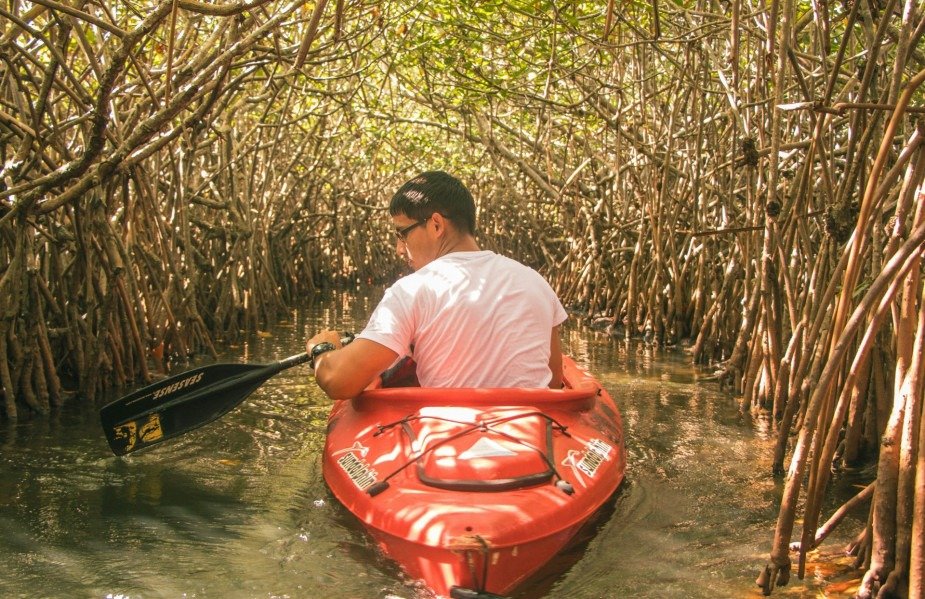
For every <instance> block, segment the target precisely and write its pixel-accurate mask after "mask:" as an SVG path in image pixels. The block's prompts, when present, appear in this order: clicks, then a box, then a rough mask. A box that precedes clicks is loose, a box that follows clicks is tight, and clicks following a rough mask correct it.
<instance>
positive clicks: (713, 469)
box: [0, 300, 857, 599]
mask: <svg viewBox="0 0 925 599" xmlns="http://www.w3.org/2000/svg"><path fill="white" fill-rule="evenodd" d="M369 304H370V302H369V301H365V302H360V301H357V302H353V301H347V300H344V301H342V302H332V304H329V305H326V306H323V307H316V308H314V309H311V310H305V311H301V312H297V313H294V314H293V317H292V319H291V321H290V322H289V323H285V324H283V325H280V326H279V327H276V328H274V329H273V331H270V333H269V334H266V335H261V336H258V337H256V338H255V339H254V340H253V341H251V342H249V343H247V344H245V345H242V346H238V347H228V348H226V350H225V353H226V355H225V356H224V357H223V360H225V361H247V362H271V361H275V360H279V359H281V358H283V357H286V356H288V355H291V354H293V353H297V352H298V351H300V350H301V348H302V344H303V343H304V339H305V338H306V337H307V336H308V333H309V332H311V331H314V330H316V329H317V328H320V327H334V328H342V329H348V330H349V329H353V330H355V329H356V328H357V326H356V323H357V322H362V320H363V315H364V314H365V313H366V312H367V311H368V309H369V308H370V305H369ZM564 346H565V348H566V349H567V351H568V352H569V353H570V354H571V355H573V356H574V357H575V358H576V360H577V361H578V362H579V363H581V364H583V365H585V366H587V367H589V368H590V369H591V370H592V371H593V372H594V373H595V374H596V375H597V376H598V377H599V378H600V379H601V381H602V382H603V384H604V385H605V387H607V389H608V390H609V391H610V393H611V395H612V396H613V397H614V399H615V400H616V401H617V403H618V405H619V407H620V409H621V412H622V415H623V419H624V426H625V429H626V430H625V433H626V443H627V451H628V462H629V471H628V473H627V478H626V480H625V481H624V483H623V485H622V487H621V488H620V490H619V491H618V493H617V494H616V495H615V496H614V498H613V499H612V501H611V502H609V503H608V504H607V506H605V509H604V510H603V511H602V512H601V513H600V514H599V516H598V517H597V518H596V519H595V521H594V523H593V524H592V525H591V526H590V527H588V528H587V529H586V530H585V531H584V533H585V534H584V535H583V536H582V538H581V539H580V540H579V542H577V543H576V544H574V545H573V546H572V547H571V548H570V549H569V550H568V551H567V552H565V553H563V554H562V555H560V556H559V557H558V558H557V559H556V560H555V561H554V562H553V563H552V564H550V566H549V567H548V568H547V569H545V570H543V571H542V572H541V573H539V575H538V576H537V577H536V578H534V579H533V580H531V581H530V582H529V583H528V584H527V585H526V586H524V587H523V588H521V589H520V590H519V591H518V593H517V595H516V599H543V598H553V597H555V598H566V599H585V598H587V599H610V598H618V597H653V598H655V597H660V598H661V597H685V598H687V597H694V598H697V597H704V598H706V597H711V598H715V597H759V596H760V595H759V594H758V591H757V587H755V586H754V583H753V581H754V578H755V576H756V573H757V571H758V568H759V567H761V566H762V565H763V564H764V563H765V561H766V559H767V552H768V551H769V549H770V541H771V537H772V534H773V530H774V524H775V521H776V517H777V502H778V499H777V498H778V497H779V495H780V491H781V489H780V486H779V482H778V481H776V480H775V479H774V478H772V477H771V476H770V475H769V474H768V473H769V472H770V445H771V441H770V440H769V439H768V438H767V437H766V435H765V434H764V433H763V432H762V431H761V430H758V429H756V428H755V427H753V426H752V424H751V423H748V422H743V421H742V420H741V419H740V418H739V417H738V415H737V410H736V400H735V398H734V397H731V396H729V395H726V394H723V393H721V392H719V390H718V389H717V388H716V387H715V386H714V385H713V384H712V383H708V384H704V383H701V382H700V381H699V380H698V374H697V372H696V371H695V370H694V369H693V368H691V367H690V365H689V364H688V362H687V360H686V358H685V357H684V356H683V355H675V354H670V353H660V354H657V353H654V352H652V351H651V350H648V349H646V348H641V347H639V346H637V345H632V344H625V343H622V342H616V341H614V340H612V339H610V338H609V337H605V336H603V335H600V334H598V333H595V332H593V331H589V330H584V329H580V328H577V327H573V328H571V329H569V330H568V331H567V334H566V336H565V340H564ZM329 406H330V402H329V401H328V400H327V398H325V397H324V396H323V394H321V393H320V391H318V389H317V388H316V387H315V386H314V384H313V383H312V382H311V380H310V378H309V377H308V376H307V370H306V369H301V368H297V369H292V370H290V371H286V372H284V373H281V374H280V375H278V376H277V377H275V378H273V379H271V380H270V381H268V382H267V383H266V384H265V385H264V386H263V387H261V388H260V389H259V390H258V391H257V392H255V393H254V395H253V396H252V397H251V398H249V399H248V400H247V401H245V402H244V403H243V404H242V405H241V406H240V407H239V408H237V409H236V410H234V411H233V412H231V413H230V414H228V415H226V416H225V417H223V418H222V419H220V420H219V421H217V422H215V423H213V424H211V425H209V426H207V427H204V428H202V429H199V430H197V431H194V432H192V433H190V434H188V435H185V436H184V437H182V438H180V439H177V440H173V441H170V442H167V443H164V444H162V445H159V446H156V447H154V448H152V449H150V450H146V451H142V452H139V453H137V454H133V455H131V456H129V457H126V458H116V457H113V456H112V455H111V454H110V453H109V451H108V447H107V445H106V442H105V439H104V438H103V435H102V431H101V430H100V427H99V423H98V419H97V414H96V410H86V409H80V408H79V407H78V406H69V407H67V408H66V409H64V410H61V411H59V412H57V413H56V414H55V415H53V417H52V418H50V419H48V420H44V419H36V420H34V421H22V422H20V423H17V424H6V425H4V426H0V531H2V533H3V534H2V536H0V563H2V564H3V574H2V575H0V596H2V597H28V598H30V599H31V598H34V597H100V598H102V597H108V596H113V597H115V596H121V597H126V598H151V597H232V598H238V597H240V598H250V597H292V598H301V597H306V598H316V597H339V598H341V597H343V598H348V599H377V598H380V599H385V598H402V599H419V598H420V597H422V596H423V593H422V592H421V591H420V589H419V588H417V587H416V586H415V584H414V583H413V581H408V580H406V579H405V578H404V577H403V576H402V574H401V572H400V571H399V569H398V568H397V567H396V566H395V565H394V564H393V563H391V562H390V561H388V560H386V559H385V558H383V557H382V556H381V555H380V554H379V552H378V551H377V550H376V548H375V545H374V544H373V542H372V541H371V540H370V538H369V537H368V536H367V535H366V533H365V532H364V531H363V529H362V526H361V525H360V524H359V523H358V522H357V521H356V520H355V519H354V518H353V516H352V515H350V514H349V513H347V512H346V510H345V509H344V508H343V507H341V506H340V505H339V504H338V503H337V502H336V501H334V500H333V498H332V496H331V494H330V493H329V491H328V490H327V488H326V487H325V484H324V481H323V479H322V476H321V451H322V447H323V443H324V434H325V426H326V420H327V411H328V408H329ZM846 486H850V485H846ZM829 512H831V510H829ZM843 529H844V532H843V533H840V534H843V535H845V536H846V537H847V536H850V535H852V534H853V533H854V532H855V531H856V530H857V527H856V523H846V524H845V525H843ZM840 543H841V539H834V540H832V541H829V542H827V545H829V546H830V547H840V546H841V545H840ZM821 584H822V577H820V575H818V573H814V571H813V570H812V569H810V573H809V575H808V576H807V579H806V580H804V581H793V582H792V583H791V585H790V587H789V588H788V589H786V591H784V592H783V593H775V594H776V595H778V594H781V595H783V596H788V597H793V596H801V597H814V596H816V595H817V594H818V593H819V592H820V591H819V589H820V587H821ZM828 596H837V595H831V594H830V595H828Z"/></svg>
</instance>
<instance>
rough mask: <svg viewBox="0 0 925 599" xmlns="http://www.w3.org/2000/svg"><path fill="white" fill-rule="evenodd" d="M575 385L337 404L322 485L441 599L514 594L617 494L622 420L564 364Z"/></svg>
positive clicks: (374, 395)
mask: <svg viewBox="0 0 925 599" xmlns="http://www.w3.org/2000/svg"><path fill="white" fill-rule="evenodd" d="M563 361H564V378H565V383H566V385H565V388H564V389H561V390H551V389H519V388H518V389H431V388H421V387H393V388H382V387H381V384H379V385H377V386H376V388H370V389H367V390H366V391H364V392H363V393H362V394H360V395H359V396H357V397H356V398H354V399H350V400H341V401H337V402H335V404H334V406H333V408H332V410H331V416H330V420H329V422H328V436H327V442H326V444H325V451H324V466H323V470H324V478H325V481H326V482H327V484H328V486H329V487H330V488H331V490H332V492H333V493H334V495H335V496H336V497H337V499H338V500H339V501H340V502H341V503H343V504H344V506H346V507H347V509H348V510H350V511H351V512H352V513H353V514H354V515H356V516H357V517H358V518H359V519H360V521H361V522H362V523H363V524H364V525H365V526H366V528H367V529H368V530H369V532H370V534H371V535H372V536H373V538H374V539H375V540H376V541H377V543H378V544H379V546H380V548H381V549H382V551H383V552H385V554H386V555H388V556H389V557H390V558H392V559H393V560H395V561H396V562H398V564H399V565H401V566H402V568H403V569H404V570H405V571H406V572H407V573H408V574H409V575H410V576H411V577H412V578H415V579H420V580H423V581H424V583H425V584H426V585H427V586H428V587H429V588H430V589H431V590H432V591H433V592H434V593H436V594H437V595H438V596H449V597H454V598H458V599H476V598H488V597H492V596H497V595H502V596H503V595H505V594H508V593H509V592H510V591H512V590H513V589H514V588H515V587H517V586H518V585H519V584H521V583H522V582H524V581H525V580H526V579H527V578H528V577H529V576H530V575H531V574H533V573H534V572H536V571H537V570H538V569H540V568H541V567H542V566H543V565H544V564H546V563H547V562H549V560H551V559H552V558H553V556H555V555H556V554H557V553H558V552H559V551H561V550H562V549H563V548H564V547H565V546H566V545H567V544H568V543H569V541H570V540H571V539H572V538H573V537H574V536H575V533H576V532H578V531H579V529H580V528H581V526H582V524H584V523H585V522H587V521H588V520H589V519H590V518H591V516H593V515H594V514H595V512H597V510H598V509H599V508H600V507H601V506H602V505H603V504H604V503H605V502H606V501H607V499H608V498H609V497H610V496H611V495H612V494H613V493H614V491H615V490H616V489H617V487H618V486H619V485H620V482H621V481H622V480H623V475H624V472H625V469H626V452H625V448H624V444H623V424H622V420H621V418H620V413H619V411H618V410H617V407H616V405H615V404H614V402H613V399H612V398H611V397H610V395H609V394H608V393H607V391H605V390H604V389H603V388H602V387H601V385H600V383H598V381H597V380H596V379H594V378H593V377H591V376H590V375H589V374H588V373H586V372H584V371H583V370H581V369H580V368H578V366H577V365H576V364H575V362H574V361H573V360H571V359H570V358H568V357H567V356H564V357H563Z"/></svg>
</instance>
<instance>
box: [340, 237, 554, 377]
mask: <svg viewBox="0 0 925 599" xmlns="http://www.w3.org/2000/svg"><path fill="white" fill-rule="evenodd" d="M567 317H568V315H567V314H566V312H565V309H564V308H563V307H562V303H561V302H559V298H558V297H556V294H555V292H554V291H553V290H552V288H551V287H550V286H549V284H548V283H547V282H546V281H545V280H544V279H543V277H541V276H540V275H539V273H537V272H536V271H534V270H533V269H531V268H529V267H527V266H524V265H523V264H521V263H519V262H517V261H515V260H512V259H510V258H506V257H504V256H500V255H498V254H495V253H494V252H491V251H488V250H482V251H476V252H452V253H450V254H447V255H445V256H442V257H440V258H438V259H436V260H434V261H433V262H430V263H429V264H427V265H426V266H424V267H423V268H421V269H419V270H418V271H416V272H414V273H413V274H410V275H408V276H406V277H403V278H402V279H399V280H398V281H397V282H396V283H395V284H394V285H392V286H391V287H389V289H388V290H386V292H385V296H384V297H383V298H382V301H381V302H379V305H378V306H376V309H375V310H374V311H373V313H372V316H370V320H369V323H368V324H367V325H366V328H365V329H364V330H363V332H362V333H360V334H359V335H358V337H360V338H362V339H369V340H371V341H375V342H376V343H379V344H381V345H384V346H386V347H388V348H389V349H391V350H392V351H394V352H395V353H397V354H398V355H399V356H405V355H411V356H412V357H413V358H414V359H415V361H416V362H417V375H418V380H419V381H420V383H421V386H422V387H546V386H547V385H548V384H549V381H550V380H551V379H552V372H551V371H550V370H549V352H550V346H549V342H550V333H551V332H552V328H553V327H554V326H556V325H558V324H561V323H562V322H563V321H564V320H565V319H566V318H567ZM412 346H413V347H414V350H413V352H412V349H411V348H412Z"/></svg>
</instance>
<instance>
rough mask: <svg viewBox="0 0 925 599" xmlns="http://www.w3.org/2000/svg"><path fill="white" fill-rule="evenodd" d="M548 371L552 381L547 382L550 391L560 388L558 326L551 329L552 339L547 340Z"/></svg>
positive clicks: (560, 362)
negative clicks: (548, 351)
mask: <svg viewBox="0 0 925 599" xmlns="http://www.w3.org/2000/svg"><path fill="white" fill-rule="evenodd" d="M549 350H550V354H549V369H550V370H551V371H552V379H550V381H549V387H550V389H561V388H562V342H561V341H560V340H559V325H556V326H554V327H552V338H551V339H550V340H549Z"/></svg>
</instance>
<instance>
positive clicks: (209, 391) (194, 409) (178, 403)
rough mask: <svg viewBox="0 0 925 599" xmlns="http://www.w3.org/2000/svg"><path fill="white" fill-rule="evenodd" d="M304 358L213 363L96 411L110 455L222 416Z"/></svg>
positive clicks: (135, 448) (129, 451)
mask: <svg viewBox="0 0 925 599" xmlns="http://www.w3.org/2000/svg"><path fill="white" fill-rule="evenodd" d="M309 358H310V356H309V355H308V354H307V353H301V354H297V355H295V356H290V357H288V358H286V359H285V360H281V361H279V362H276V363H273V364H212V365H209V366H202V367H200V368H194V369H192V370H188V371H186V372H184V373H181V374H178V375H176V376H172V377H169V378H167V379H164V380H162V381H158V382H156V383H153V384H151V385H148V386H147V387H144V388H142V389H139V390H137V391H135V392H134V393H130V394H129V395H126V396H125V397H122V398H120V399H117V400H116V401H114V402H112V403H109V404H107V405H106V406H104V407H103V408H102V409H101V410H100V421H101V422H102V425H103V430H104V431H105V433H106V440H107V441H109V447H110V448H111V449H112V451H113V453H115V454H116V455H125V454H128V453H131V452H133V451H137V450H139V449H142V448H144V447H150V446H151V445H154V444H156V443H160V442H161V441H165V440H167V439H171V438H173V437H177V436H179V435H182V434H184V433H186V432H189V431H191V430H193V429H196V428H199V427H200V426H202V425H204V424H208V423H210V422H212V421H213V420H215V419H217V418H220V417H221V416H224V415H225V414H227V413H228V412H229V411H230V410H232V409H233V408H235V407H236V406H237V405H238V404H240V403H241V402H242V401H244V400H245V399H246V398H247V396H248V395H250V394H251V393H253V391H254V390H255V389H257V387H259V386H260V385H262V384H263V383H264V381H266V380H267V379H269V378H270V377H272V376H273V375H275V374H277V373H279V372H281V371H283V370H286V369H287V368H292V367H293V366H298V365H299V364H303V363H305V362H308V361H309Z"/></svg>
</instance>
